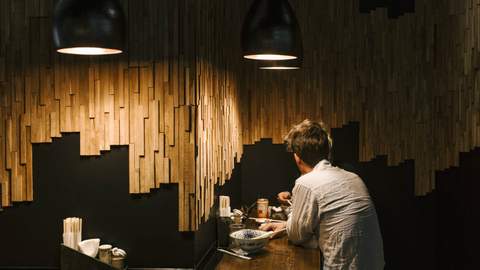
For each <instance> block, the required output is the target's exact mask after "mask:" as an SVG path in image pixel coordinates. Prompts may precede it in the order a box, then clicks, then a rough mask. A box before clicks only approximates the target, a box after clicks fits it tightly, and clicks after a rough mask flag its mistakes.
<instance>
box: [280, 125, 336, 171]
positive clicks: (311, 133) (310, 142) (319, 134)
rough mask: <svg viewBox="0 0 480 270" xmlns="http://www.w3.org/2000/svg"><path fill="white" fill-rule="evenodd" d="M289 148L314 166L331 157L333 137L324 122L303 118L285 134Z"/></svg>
mask: <svg viewBox="0 0 480 270" xmlns="http://www.w3.org/2000/svg"><path fill="white" fill-rule="evenodd" d="M285 144H286V145H287V150H288V151H291V152H294V153H295V154H297V156H298V157H299V158H300V159H301V160H303V162H305V163H306V164H307V165H309V166H311V167H314V166H315V165H317V163H318V162H320V161H321V160H323V159H329V157H330V151H331V148H332V139H331V138H330V134H328V132H327V130H326V128H325V127H324V124H323V123H322V122H314V121H311V120H308V119H305V120H303V122H301V123H300V124H298V125H295V126H293V128H292V129H291V130H290V131H289V132H288V134H287V136H285Z"/></svg>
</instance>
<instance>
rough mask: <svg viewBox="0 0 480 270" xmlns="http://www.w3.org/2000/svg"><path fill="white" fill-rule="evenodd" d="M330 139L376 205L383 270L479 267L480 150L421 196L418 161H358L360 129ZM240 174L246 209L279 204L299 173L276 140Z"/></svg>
mask: <svg viewBox="0 0 480 270" xmlns="http://www.w3.org/2000/svg"><path fill="white" fill-rule="evenodd" d="M332 136H333V139H334V149H333V159H334V164H335V165H336V166H339V167H342V168H344V169H346V170H350V171H353V172H355V173H357V174H358V175H360V177H362V179H363V180H364V182H365V184H366V185H367V187H368V189H369V191H370V194H371V196H372V199H373V201H374V203H375V206H376V209H377V212H378V217H379V222H380V226H381V230H382V235H383V241H384V251H385V260H386V268H385V269H387V270H394V269H399V270H400V269H402V270H403V269H419V270H420V269H422V270H424V269H475V267H473V258H474V255H475V254H474V253H473V252H474V251H475V250H478V248H476V247H474V245H475V243H479V242H480V237H479V233H478V229H476V228H479V227H480V223H479V222H478V221H476V220H480V214H479V212H480V211H478V210H477V209H476V208H475V207H474V206H475V205H476V203H475V200H474V198H475V197H476V196H475V194H476V192H477V191H478V190H480V189H479V181H475V179H478V175H480V149H477V150H475V151H473V152H471V153H468V154H462V155H461V159H460V160H461V161H460V167H459V168H455V169H451V170H447V171H445V172H441V173H437V181H438V188H437V190H436V191H434V192H433V193H431V194H429V195H427V196H424V197H415V196H414V161H412V160H408V161H405V162H403V163H402V164H400V165H399V166H394V167H389V166H387V159H386V157H385V156H380V157H377V158H376V159H374V160H372V161H370V162H359V161H358V148H359V147H358V136H359V124H358V123H349V124H348V125H345V126H344V127H342V128H338V129H334V130H332ZM241 171H242V172H241V177H242V184H241V185H242V203H243V204H248V203H252V202H254V201H255V200H256V199H257V198H258V197H266V198H269V199H271V200H274V201H275V197H276V194H277V193H278V192H280V191H284V190H291V187H293V185H294V181H295V179H296V178H297V177H298V175H299V174H298V172H297V170H296V167H295V164H294V161H293V158H292V156H291V154H290V153H287V152H286V151H285V147H284V146H283V145H278V144H277V145H275V144H272V142H271V140H262V141H260V142H258V143H256V144H255V145H248V146H245V153H244V156H243V158H242V166H241Z"/></svg>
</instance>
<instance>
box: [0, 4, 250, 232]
mask: <svg viewBox="0 0 480 270" xmlns="http://www.w3.org/2000/svg"><path fill="white" fill-rule="evenodd" d="M122 2H123V5H124V7H125V11H126V13H127V17H128V32H129V38H128V49H127V53H125V54H122V55H118V56H101V57H98V56H97V57H82V56H68V55H61V54H57V53H56V52H55V51H54V49H53V46H52V41H51V39H52V37H51V15H52V10H53V3H54V1H53V0H0V116H1V119H0V120H1V121H0V158H1V162H0V183H1V185H0V186H1V188H0V194H1V199H2V200H1V205H2V206H3V207H5V206H10V205H12V202H21V201H32V200H33V185H32V183H33V179H32V178H33V177H32V165H33V164H32V143H49V142H52V139H53V138H59V137H61V136H62V133H65V132H80V140H81V142H80V155H82V156H98V155H100V154H101V153H102V152H103V151H108V150H110V149H111V147H112V146H115V145H126V146H129V155H130V157H129V174H130V175H129V179H130V186H129V189H130V193H149V192H150V191H151V190H152V189H154V188H159V187H160V186H161V185H162V184H171V183H177V184H178V185H179V201H178V205H179V230H181V231H188V230H195V229H196V228H197V227H198V224H199V222H201V220H202V217H204V216H205V215H204V214H205V212H207V215H206V217H208V209H209V208H210V206H211V205H212V203H213V185H214V184H215V183H218V179H221V181H224V180H225V179H226V178H228V176H229V173H230V172H231V170H232V168H233V159H234V156H235V153H236V152H235V151H234V150H232V149H233V148H235V149H239V148H241V139H240V136H239V135H238V134H239V119H240V118H239V115H238V114H235V113H237V111H238V110H237V109H236V108H237V107H236V106H237V103H236V102H237V100H238V99H237V98H236V85H235V83H234V82H233V80H234V76H233V75H232V72H231V71H229V70H227V68H228V66H229V65H231V64H228V63H227V59H234V58H235V56H234V55H232V54H229V52H230V50H229V47H220V45H221V43H222V39H223V38H230V37H227V36H226V35H228V34H232V33H235V32H238V31H239V29H237V28H239V24H234V25H235V29H234V30H230V31H227V29H230V28H228V27H223V26H222V24H221V23H220V22H221V21H222V20H225V19H226V16H227V15H228V14H225V12H224V11H223V9H224V8H226V6H225V5H223V4H224V3H223V1H220V0H217V1H196V0H179V1H170V0H168V1H167V0H141V1H137V0H136V1H128V0H123V1H122ZM230 12H233V10H230ZM235 16H237V19H238V20H239V21H240V19H239V18H238V16H241V14H237V15H235ZM212 18H214V20H215V21H212ZM232 18H233V17H232ZM197 23H198V25H197ZM214 23H215V24H218V25H216V26H215V25H214ZM212 27H215V28H218V29H217V30H219V31H220V32H221V35H217V34H218V33H213V32H211V30H212V29H213V28H212ZM234 31H235V32H234ZM199 33H203V34H204V36H202V35H200V34H199ZM210 38H212V39H210ZM234 43H236V41H235V39H231V41H230V42H229V46H233V45H232V44H234ZM235 46H238V45H235ZM217 48H221V49H220V50H217ZM226 56H227V57H226ZM224 58H225V59H224ZM208 59H212V62H211V63H210V62H209V61H208ZM213 63H214V64H213ZM235 63H236V64H235V66H236V67H239V66H240V65H239V63H240V59H235ZM200 93H201V94H200ZM217 98H218V99H217ZM220 98H221V99H220ZM211 104H212V106H210V105H211ZM232 104H233V105H234V106H235V107H232ZM214 106H215V107H214ZM199 108H202V110H203V111H205V112H208V113H207V114H205V115H203V116H205V118H202V117H197V115H199V112H201V111H202V110H200V109H199ZM206 108H208V109H206ZM197 119H198V120H197ZM223 120H225V121H230V125H229V126H228V127H227V126H226V127H225V129H223V130H220V129H214V128H216V127H220V126H221V123H222V122H221V121H223ZM204 121H205V122H204ZM198 124H201V126H200V127H199V128H200V129H201V130H204V133H205V134H208V135H207V136H208V138H209V140H210V139H215V140H216V143H212V144H211V143H208V144H205V143H204V144H201V146H200V147H199V149H198V151H197V153H199V155H205V150H204V149H208V151H209V150H212V151H214V152H215V154H211V153H209V154H208V156H209V158H210V160H211V161H213V160H216V159H219V160H218V161H217V162H216V163H215V164H216V165H215V170H211V169H212V168H214V167H213V166H212V167H210V164H209V165H207V167H206V168H205V169H200V168H199V167H197V164H199V163H200V161H199V160H200V159H198V158H197V159H196V158H195V157H196V146H195V145H196V144H197V141H201V140H204V139H205V137H203V134H204V133H201V134H199V136H198V137H197V134H198V130H200V129H197V125H198ZM227 128H228V129H227ZM230 128H231V129H232V130H231V132H230ZM220 159H221V160H220ZM213 176H215V178H213ZM200 179H203V180H202V181H204V182H201V183H200V182H199V181H200ZM207 187H208V189H206V188H207ZM199 190H202V192H203V193H200V192H197V191H199Z"/></svg>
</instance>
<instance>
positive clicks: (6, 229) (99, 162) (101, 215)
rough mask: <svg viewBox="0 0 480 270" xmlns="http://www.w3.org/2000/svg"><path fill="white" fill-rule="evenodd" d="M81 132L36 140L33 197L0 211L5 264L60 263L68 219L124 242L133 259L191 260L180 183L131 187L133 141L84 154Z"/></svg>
mask: <svg viewBox="0 0 480 270" xmlns="http://www.w3.org/2000/svg"><path fill="white" fill-rule="evenodd" d="M79 143H80V140H79V135H78V133H77V134H68V135H65V136H64V137H63V138H62V139H58V140H55V141H54V143H52V144H39V145H35V146H34V150H33V160H34V164H35V166H34V176H35V179H37V181H35V194H34V195H35V201H34V202H33V203H29V204H19V205H17V207H14V208H9V209H5V210H4V212H3V213H1V215H0V239H1V241H0V242H1V252H0V268H3V267H7V266H30V267H31V266H38V267H58V266H59V262H60V261H59V253H60V248H59V245H60V243H61V242H62V230H63V228H62V220H63V218H65V217H73V216H76V217H82V218H83V219H84V227H83V236H84V239H87V238H92V237H99V238H101V240H102V242H103V243H111V244H113V245H114V246H118V247H121V248H124V249H125V250H126V251H127V253H128V262H129V266H131V267H192V266H193V240H194V236H193V233H180V232H178V227H177V226H178V206H177V203H175V202H177V201H178V192H177V186H176V185H168V186H163V187H162V188H160V189H159V190H156V191H154V192H153V193H151V194H149V195H146V196H132V195H130V194H129V192H128V149H127V148H126V147H119V148H114V149H112V151H110V152H107V153H104V154H103V155H102V156H101V157H98V158H94V157H80V154H79V150H80V144H79Z"/></svg>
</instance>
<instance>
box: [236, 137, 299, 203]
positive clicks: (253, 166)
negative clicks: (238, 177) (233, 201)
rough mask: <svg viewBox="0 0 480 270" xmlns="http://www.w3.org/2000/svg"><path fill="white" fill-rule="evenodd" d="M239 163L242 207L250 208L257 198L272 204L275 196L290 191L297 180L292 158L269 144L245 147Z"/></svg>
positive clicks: (283, 149) (262, 141)
mask: <svg viewBox="0 0 480 270" xmlns="http://www.w3.org/2000/svg"><path fill="white" fill-rule="evenodd" d="M241 163H242V205H251V204H252V203H255V202H256V201H257V199H258V198H267V199H269V200H270V202H276V201H277V200H276V197H277V194H278V192H281V191H285V190H292V188H293V185H294V184H295V179H297V177H298V176H300V172H299V171H298V169H297V167H296V165H295V160H294V159H293V155H292V154H291V153H288V152H287V151H286V150H285V146H284V145H281V144H272V140H267V139H265V140H261V141H260V142H258V143H256V144H254V145H246V146H245V149H244V154H243V157H242V161H241Z"/></svg>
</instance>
